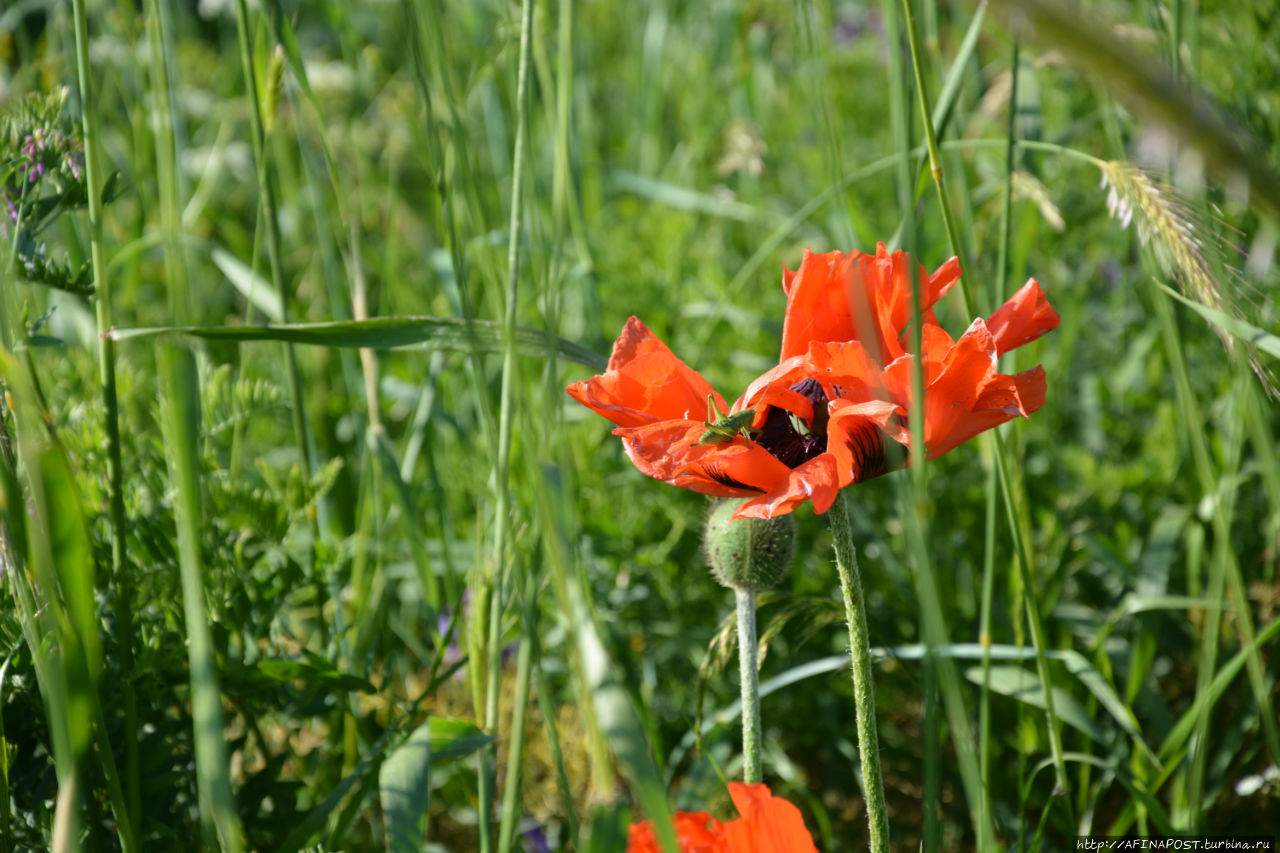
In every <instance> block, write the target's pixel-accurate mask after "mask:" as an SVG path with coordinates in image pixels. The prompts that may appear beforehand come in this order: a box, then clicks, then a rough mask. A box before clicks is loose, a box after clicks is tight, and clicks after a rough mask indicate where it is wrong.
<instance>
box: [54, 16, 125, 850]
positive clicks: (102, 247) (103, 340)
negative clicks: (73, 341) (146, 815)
mask: <svg viewBox="0 0 1280 853" xmlns="http://www.w3.org/2000/svg"><path fill="white" fill-rule="evenodd" d="M71 8H72V15H73V17H74V19H75V31H76V38H75V40H76V72H77V79H78V81H79V84H80V103H81V119H82V123H83V129H84V171H85V183H86V185H87V187H88V212H89V254H90V262H91V263H92V266H93V291H94V307H95V309H96V312H97V322H98V372H99V382H100V384H101V386H102V404H103V410H104V415H103V418H104V421H105V426H106V431H107V516H108V520H109V522H110V525H111V574H112V578H111V579H112V595H111V600H112V603H113V605H114V607H115V612H116V623H117V630H118V632H119V633H118V635H117V637H116V642H117V644H118V647H119V650H120V671H121V675H122V678H121V687H122V693H123V696H122V699H123V709H122V710H123V712H124V726H123V737H124V754H125V774H124V775H125V792H126V793H125V802H126V804H127V811H126V812H125V813H124V814H117V815H116V818H117V820H120V821H122V822H124V823H126V824H128V827H127V829H128V830H129V831H128V832H127V833H122V835H125V836H136V833H137V829H138V826H139V824H138V820H139V815H140V814H141V810H142V805H141V803H142V799H141V794H140V791H141V785H140V782H139V779H140V772H139V758H138V730H139V727H138V702H137V696H136V694H135V692H134V689H133V682H134V672H133V586H134V585H133V582H132V580H131V578H130V577H129V575H130V571H129V562H128V558H127V555H126V553H125V529H126V523H125V510H124V463H123V457H122V451H121V446H120V404H119V398H118V397H117V394H116V345H115V341H114V340H112V339H111V337H110V336H109V335H108V334H107V332H109V331H110V330H111V290H110V286H109V280H108V278H107V249H106V242H105V240H104V238H103V234H102V187H103V175H102V163H101V161H100V160H99V156H100V147H99V146H100V141H99V138H98V111H97V101H96V99H95V93H94V90H93V88H92V87H93V73H92V70H91V68H90V64H89V27H88V22H87V20H86V17H85V0H72V3H71Z"/></svg>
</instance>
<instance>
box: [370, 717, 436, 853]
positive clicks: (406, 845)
mask: <svg viewBox="0 0 1280 853" xmlns="http://www.w3.org/2000/svg"><path fill="white" fill-rule="evenodd" d="M431 740H432V734H431V723H430V722H426V723H423V724H422V725H420V726H418V727H417V728H416V729H414V730H413V732H412V733H411V734H410V735H409V737H408V739H407V740H405V742H404V743H402V744H400V746H398V747H396V749H395V750H394V751H393V752H392V753H391V754H390V755H388V756H387V760H386V761H384V762H382V768H381V769H380V770H379V771H378V791H379V795H380V798H381V800H382V819H383V822H384V824H385V826H386V830H387V849H388V850H390V851H392V853H416V851H418V850H421V849H422V841H423V836H424V835H425V834H426V829H427V803H428V800H429V798H430V781H431Z"/></svg>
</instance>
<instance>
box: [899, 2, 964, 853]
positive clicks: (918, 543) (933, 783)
mask: <svg viewBox="0 0 1280 853" xmlns="http://www.w3.org/2000/svg"><path fill="white" fill-rule="evenodd" d="M884 6H885V9H886V21H889V20H893V21H895V25H894V26H893V27H892V28H890V27H888V26H886V31H890V30H891V31H892V32H893V33H894V34H895V36H894V37H895V39H896V33H897V32H898V30H897V26H896V20H897V16H898V12H899V9H900V8H901V9H902V11H903V12H906V13H907V15H906V18H907V24H908V35H909V38H908V45H909V46H910V45H912V44H914V42H913V41H912V40H911V38H910V33H911V27H910V23H911V21H912V18H911V16H910V14H909V13H910V11H911V10H910V8H909V7H906V6H904V7H897V6H896V4H893V3H892V2H888V0H886V2H885V4H884ZM895 55H897V56H898V58H899V61H898V63H896V64H895V66H894V67H895V68H900V67H901V56H900V52H896V54H895ZM913 66H914V61H913ZM899 109H901V110H903V113H904V115H907V114H908V113H909V111H908V110H907V107H906V96H905V94H904V95H903V103H902V104H901V105H899ZM924 115H925V116H926V117H928V116H929V111H928V107H927V104H925V105H924ZM926 126H927V127H928V128H929V130H930V131H932V124H931V122H930V120H929V119H928V118H926ZM903 150H904V151H905V150H907V149H905V148H904V149H903ZM899 170H900V174H899V181H900V182H901V183H903V184H904V185H905V186H906V197H907V199H908V204H907V206H906V207H905V208H904V212H903V222H902V226H901V233H902V234H903V236H904V243H905V244H906V247H907V248H908V249H912V248H914V243H915V239H916V221H915V207H914V204H913V203H912V202H913V200H914V198H915V193H914V185H913V183H911V171H910V166H909V164H908V163H907V162H906V160H905V158H904V161H903V163H902V164H901V165H900V166H899ZM911 287H912V305H911V307H912V319H911V329H912V331H911V336H912V341H913V344H912V346H913V349H914V351H915V352H919V351H920V347H921V336H922V334H923V327H922V323H921V316H922V313H923V312H922V310H921V303H920V281H919V276H918V270H917V267H916V265H915V264H912V265H911ZM923 385H924V381H923V364H922V363H921V361H920V359H918V358H917V359H916V360H915V364H914V365H913V370H912V388H913V394H914V395H915V396H914V399H915V400H916V401H917V402H916V403H915V404H913V406H912V411H911V412H910V413H909V416H908V425H909V427H910V431H911V469H910V476H909V479H908V484H907V488H906V489H905V492H904V497H905V499H906V502H905V505H904V506H903V518H904V521H905V526H906V539H907V544H908V548H909V549H910V552H911V558H912V562H913V564H914V565H915V567H916V586H917V594H918V597H919V606H920V622H921V635H922V639H923V640H924V642H925V644H926V647H927V648H928V649H929V650H930V653H928V654H926V655H925V660H924V665H925V667H926V670H925V678H926V685H927V686H932V685H933V684H934V683H940V685H941V688H942V699H943V701H944V703H945V707H946V714H947V719H948V722H949V724H950V728H951V731H952V736H953V738H954V739H955V742H956V754H957V758H958V759H959V769H960V777H961V781H962V783H963V785H964V789H965V796H966V800H967V802H968V806H969V817H970V820H971V821H972V823H973V826H974V831H975V835H976V834H978V833H979V830H978V827H979V826H980V825H981V824H982V822H983V817H982V814H981V802H982V794H981V787H982V779H981V772H980V770H979V768H978V762H977V745H976V743H975V742H974V738H973V733H972V731H970V729H969V721H968V715H967V713H966V711H965V707H964V698H963V696H962V694H961V692H960V682H959V678H958V676H957V674H956V671H955V665H954V662H953V661H952V660H951V659H950V658H948V657H942V658H940V659H939V658H937V657H936V656H934V655H933V654H932V653H931V650H932V649H933V648H936V647H937V646H940V645H942V644H944V643H946V642H947V638H948V630H947V624H946V617H945V615H944V613H943V609H942V601H941V596H940V595H939V593H938V588H937V581H936V578H935V576H934V573H933V566H932V562H931V560H930V556H929V550H928V546H927V544H926V541H925V534H924V530H925V516H926V513H927V511H928V505H927V500H928V491H927V483H928V479H927V470H926V468H925V462H926V461H927V460H926V455H925V453H924V450H925V447H924V418H923V412H924V409H923V402H924V389H923ZM930 666H935V667H937V668H938V669H939V670H940V672H941V676H942V677H941V679H940V681H939V680H938V679H937V678H936V675H937V673H936V672H935V673H930V672H929V670H928V667H930ZM936 701H937V697H936V694H934V693H929V692H926V694H925V697H924V702H925V715H924V716H925V721H926V723H928V724H929V725H931V726H933V728H932V729H926V731H925V787H926V797H925V804H924V805H925V808H924V820H925V826H924V830H925V844H926V849H937V844H938V835H939V830H938V814H937V808H938V805H937V804H938V802H939V799H940V796H939V794H938V793H937V791H938V788H939V779H938V776H939V772H938V769H937V763H938V742H937V738H938V733H937V722H936V720H937V712H936V710H935V708H936V705H933V704H931V703H936ZM931 753H932V755H931ZM930 804H932V805H930ZM983 832H985V830H983Z"/></svg>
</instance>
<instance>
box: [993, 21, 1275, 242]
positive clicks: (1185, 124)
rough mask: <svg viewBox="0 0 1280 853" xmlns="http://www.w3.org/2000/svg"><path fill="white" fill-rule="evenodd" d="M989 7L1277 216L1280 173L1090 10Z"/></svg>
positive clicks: (1235, 128) (1217, 111) (1228, 120)
mask: <svg viewBox="0 0 1280 853" xmlns="http://www.w3.org/2000/svg"><path fill="white" fill-rule="evenodd" d="M992 6H993V7H994V8H995V10H996V11H997V13H999V14H1000V16H1001V17H1002V18H1003V19H1004V21H1005V23H1006V24H1007V25H1008V26H1009V27H1010V28H1011V29H1014V30H1016V31H1017V32H1018V33H1019V34H1021V35H1022V36H1024V37H1026V38H1030V39H1034V40H1036V41H1038V42H1040V43H1041V44H1043V45H1045V46H1046V47H1051V48H1055V49H1057V50H1059V51H1061V52H1062V54H1063V55H1064V56H1065V57H1066V59H1067V60H1068V61H1069V62H1071V63H1072V64H1073V65H1075V66H1076V67H1078V68H1080V69H1082V70H1084V71H1085V72H1087V73H1089V74H1090V75H1092V76H1093V77H1095V78H1096V79H1097V80H1099V81H1100V82H1102V83H1103V84H1105V85H1106V87H1107V88H1108V89H1109V90H1110V91H1112V92H1115V93H1116V94H1117V95H1119V96H1120V97H1122V98H1124V99H1125V100H1126V101H1127V102H1128V103H1129V105H1130V106H1131V107H1133V108H1134V109H1135V110H1137V111H1138V112H1139V113H1140V114H1141V115H1142V116H1143V117H1145V118H1146V119H1147V120H1148V121H1150V122H1151V123H1152V124H1158V125H1160V126H1162V127H1164V128H1166V129H1168V130H1169V131H1170V132H1171V133H1173V134H1174V135H1175V136H1176V137H1177V138H1178V139H1179V140H1180V141H1181V142H1182V143H1183V144H1185V145H1187V146H1189V147H1191V148H1194V149H1195V150H1196V151H1198V152H1199V154H1200V155H1201V157H1203V158H1204V162H1205V166H1206V167H1207V168H1208V169H1209V171H1210V172H1212V173H1214V174H1216V175H1217V176H1219V178H1220V179H1221V180H1222V181H1223V183H1224V184H1225V185H1226V186H1227V187H1228V188H1229V189H1233V190H1238V189H1246V188H1247V190H1248V198H1247V201H1248V203H1249V205H1250V206H1251V207H1253V208H1254V209H1255V210H1257V211H1258V213H1260V214H1261V215H1263V216H1265V217H1267V218H1268V219H1270V220H1271V221H1272V222H1280V174H1277V173H1276V170H1275V167H1274V165H1273V162H1274V161H1273V159H1272V158H1271V157H1270V156H1268V154H1267V152H1266V151H1265V150H1263V149H1262V147H1261V146H1260V145H1259V144H1258V143H1257V141H1256V139H1254V137H1253V136H1252V135H1251V134H1249V133H1248V132H1247V131H1245V130H1244V129H1243V128H1242V127H1241V126H1240V125H1239V123H1238V122H1236V121H1235V120H1234V119H1233V118H1232V117H1230V116H1229V115H1228V114H1227V113H1226V112H1225V111H1224V110H1223V109H1222V108H1221V106H1220V105H1219V104H1218V103H1217V102H1216V101H1214V100H1213V99H1211V98H1210V97H1209V96H1207V95H1206V94H1204V93H1203V92H1202V91H1200V90H1195V89H1191V88H1189V87H1186V86H1182V85H1179V83H1178V81H1177V80H1175V79H1174V77H1173V75H1172V74H1171V73H1170V72H1169V71H1168V70H1167V69H1166V68H1165V67H1164V66H1163V65H1161V64H1160V63H1158V62H1153V61H1150V60H1148V59H1147V58H1146V57H1144V56H1143V55H1142V53H1141V51H1140V50H1137V49H1135V46H1134V44H1133V43H1132V42H1131V41H1129V40H1127V39H1123V38H1121V37H1120V36H1118V35H1116V34H1115V33H1114V32H1113V30H1112V28H1111V27H1110V26H1109V25H1108V24H1107V22H1105V21H1103V20H1099V16H1098V15H1082V14H1080V10H1079V8H1078V6H1077V5H1076V4H1074V3H1069V2H1065V0H993V2H992Z"/></svg>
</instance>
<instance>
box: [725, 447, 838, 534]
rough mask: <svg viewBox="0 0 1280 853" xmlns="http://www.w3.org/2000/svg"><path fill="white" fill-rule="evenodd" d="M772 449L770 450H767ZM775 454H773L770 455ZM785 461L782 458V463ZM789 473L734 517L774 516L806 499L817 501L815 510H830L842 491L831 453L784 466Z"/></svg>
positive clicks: (740, 508)
mask: <svg viewBox="0 0 1280 853" xmlns="http://www.w3.org/2000/svg"><path fill="white" fill-rule="evenodd" d="M767 452H768V451H766V453H767ZM770 458H773V457H770ZM778 464H779V465H782V463H781V462H779V463H778ZM782 469H783V471H784V472H785V474H784V475H783V477H782V478H781V479H780V480H779V481H778V482H777V483H776V484H775V485H774V487H773V488H772V489H770V490H769V491H768V493H766V494H764V495H761V496H760V497H758V498H755V499H754V500H749V501H747V502H746V503H744V504H743V505H742V506H741V507H739V508H738V511H737V512H735V513H734V514H733V517H734V518H773V517H775V516H779V515H786V514H787V513H789V512H791V511H792V510H793V509H795V508H796V506H797V505H799V504H802V503H804V502H805V501H809V500H811V501H813V511H814V512H816V513H823V512H826V511H827V510H828V509H830V508H831V504H832V503H833V502H834V501H835V499H836V493H837V492H838V491H840V478H839V476H837V474H836V462H835V459H834V457H832V456H831V454H830V453H822V454H819V455H817V456H815V457H813V458H812V459H810V460H809V461H807V462H803V463H801V464H800V465H798V466H796V467H795V468H788V467H787V466H785V465H783V466H782Z"/></svg>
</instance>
